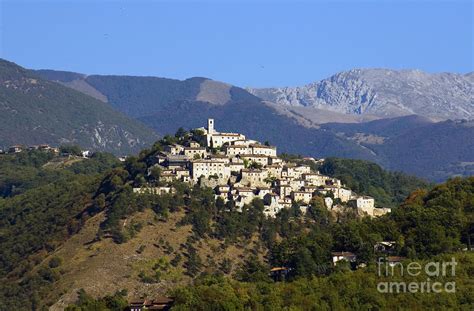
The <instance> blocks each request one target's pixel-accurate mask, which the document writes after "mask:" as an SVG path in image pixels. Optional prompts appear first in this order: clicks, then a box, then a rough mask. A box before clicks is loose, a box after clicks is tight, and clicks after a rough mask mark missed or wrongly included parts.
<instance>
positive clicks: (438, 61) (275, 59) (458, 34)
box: [0, 0, 474, 87]
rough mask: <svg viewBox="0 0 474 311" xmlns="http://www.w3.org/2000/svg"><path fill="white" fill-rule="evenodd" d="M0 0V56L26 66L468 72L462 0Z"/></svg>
mask: <svg viewBox="0 0 474 311" xmlns="http://www.w3.org/2000/svg"><path fill="white" fill-rule="evenodd" d="M0 1H1V4H0V10H1V22H0V25H1V29H0V35H1V45H0V57H2V58H5V59H8V60H11V61H14V62H16V63H18V64H20V65H22V66H24V67H28V68H34V69H39V68H48V69H58V70H69V71H77V72H83V73H87V74H127V75H150V76H161V77H170V78H177V79H185V78H188V77H193V76H203V77H209V78H212V79H215V80H221V81H226V82H229V83H232V84H235V85H238V86H256V87H265V86H294V85H302V84H305V83H308V82H311V81H315V80H319V79H322V78H325V77H328V76H330V75H332V74H334V73H336V72H339V71H343V70H348V69H351V68H369V67H384V68H394V69H411V68H416V69H421V70H425V71H428V72H441V71H449V72H459V73H466V72H469V71H473V70H474V69H473V41H474V39H473V27H474V26H473V5H472V2H471V1H456V0H454V1H403V0H402V1H263V0H260V1H259V0H256V1H180V0H178V1H133V2H132V1H70V0H69V1H68V0H65V1H24V0H16V1H10V0H0Z"/></svg>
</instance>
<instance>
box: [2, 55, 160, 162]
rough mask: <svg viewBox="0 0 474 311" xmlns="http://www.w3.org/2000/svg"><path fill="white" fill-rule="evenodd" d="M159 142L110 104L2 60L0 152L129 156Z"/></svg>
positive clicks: (151, 133)
mask: <svg viewBox="0 0 474 311" xmlns="http://www.w3.org/2000/svg"><path fill="white" fill-rule="evenodd" d="M66 76H67V77H69V78H74V77H77V76H78V75H77V74H75V75H74V74H70V73H68V74H64V77H66ZM156 138H157V135H156V134H155V133H154V132H153V130H151V129H149V128H147V127H146V126H145V125H143V124H142V123H140V122H138V121H136V120H133V119H129V118H127V117H126V116H125V115H123V114H121V113H120V112H117V111H115V110H114V109H112V107H110V105H109V104H107V103H104V102H102V101H99V100H96V99H94V98H92V97H90V96H87V95H84V94H83V93H81V92H77V91H75V90H72V89H70V88H68V87H64V86H62V85H60V84H58V83H54V82H50V81H48V80H44V79H42V78H41V77H40V76H38V75H36V74H35V73H33V72H31V71H29V70H26V69H24V68H22V67H20V66H18V65H16V64H14V63H11V62H8V61H6V60H0V146H4V147H6V146H9V145H13V144H25V145H34V144H43V143H47V144H51V145H60V144H78V145H80V146H81V147H83V148H88V149H91V150H101V151H109V152H113V153H115V154H130V153H133V152H136V151H138V150H140V149H142V148H144V147H145V146H147V145H149V144H151V143H152V142H153V141H154V140H155V139H156Z"/></svg>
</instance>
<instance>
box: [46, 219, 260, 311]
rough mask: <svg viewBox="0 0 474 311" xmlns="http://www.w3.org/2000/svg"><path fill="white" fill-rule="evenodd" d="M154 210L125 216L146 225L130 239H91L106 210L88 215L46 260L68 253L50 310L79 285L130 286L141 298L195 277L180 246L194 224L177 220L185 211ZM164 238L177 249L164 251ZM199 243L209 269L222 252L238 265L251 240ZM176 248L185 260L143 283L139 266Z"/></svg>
mask: <svg viewBox="0 0 474 311" xmlns="http://www.w3.org/2000/svg"><path fill="white" fill-rule="evenodd" d="M154 215H155V214H154V213H153V211H151V210H145V211H144V212H142V213H137V214H135V215H134V216H131V217H129V218H127V220H126V221H127V222H130V221H142V222H144V223H146V225H145V226H144V227H143V229H142V230H141V231H140V232H139V233H138V234H137V236H136V237H134V238H133V239H131V240H130V241H128V242H126V243H123V244H116V243H114V242H113V241H112V240H111V239H103V240H101V241H96V242H92V243H91V241H93V240H94V238H95V237H96V234H97V230H98V227H99V224H100V222H101V221H102V220H103V216H104V215H103V214H102V213H101V214H98V215H96V216H94V217H93V218H91V219H90V220H88V222H87V224H86V225H85V227H84V228H83V229H82V230H81V231H80V232H79V233H78V234H76V235H74V236H73V237H72V238H71V239H69V240H68V241H67V242H66V243H65V244H64V245H63V246H62V247H61V248H60V249H58V250H57V251H56V252H54V253H52V254H51V255H50V256H49V257H48V258H46V259H45V262H47V261H49V259H51V258H53V257H60V258H64V259H66V260H64V264H63V266H61V269H62V270H63V271H64V274H63V275H62V277H61V279H60V280H59V281H58V283H56V284H55V289H54V291H53V292H52V293H51V299H52V301H57V302H56V303H55V304H54V305H53V307H52V308H51V310H62V309H63V308H64V307H65V306H67V305H68V304H70V303H72V302H74V301H75V300H76V299H77V290H79V289H80V288H83V289H85V290H86V291H87V293H89V294H91V295H92V296H94V297H100V296H103V295H104V294H109V293H110V294H112V293H114V292H115V291H117V290H121V289H127V290H128V298H137V297H140V296H142V295H148V296H156V295H158V294H162V295H164V294H165V293H166V291H167V290H169V289H171V288H175V287H177V286H180V285H184V284H187V283H189V282H190V281H191V278H190V277H189V276H187V275H184V272H185V268H184V267H183V264H184V262H185V260H186V257H185V254H186V251H185V250H184V249H183V248H181V247H180V246H181V245H182V244H184V243H185V242H186V239H187V238H188V237H189V236H190V235H191V233H192V232H191V226H190V225H186V226H181V227H180V226H178V227H177V226H176V223H177V222H178V221H179V220H180V219H181V218H182V217H183V213H172V214H170V218H169V219H168V221H166V222H162V221H158V220H154ZM160 239H163V240H165V241H168V242H169V243H170V245H171V246H172V247H173V249H174V252H173V253H172V254H166V253H165V249H164V247H163V246H162V245H161V246H160ZM142 245H143V246H145V248H144V250H143V252H142V253H138V252H137V250H138V249H139V248H140V246H142ZM197 245H198V247H197V251H198V254H199V256H200V258H201V260H202V262H203V265H204V268H203V271H205V270H206V267H215V266H216V264H219V263H220V262H221V261H222V260H223V259H224V258H229V259H231V260H232V262H233V264H234V267H235V266H237V264H238V263H239V262H241V261H242V260H243V258H245V257H246V256H245V254H247V253H248V251H249V249H250V248H251V246H252V243H248V244H245V245H242V246H243V247H236V246H229V247H227V248H226V249H225V250H223V249H222V248H221V245H222V242H221V241H217V240H214V239H205V240H202V241H201V242H198V244H197ZM157 246H159V247H157ZM177 253H180V254H182V260H181V262H180V264H179V265H178V266H177V267H176V268H174V267H171V268H170V269H168V270H167V271H166V272H164V273H163V276H162V280H164V282H163V281H162V282H160V283H155V284H145V283H143V282H142V281H141V280H140V278H139V276H138V274H139V273H140V271H145V272H150V271H151V270H150V268H151V266H152V265H153V264H154V263H155V262H156V260H158V259H159V258H166V260H167V261H170V260H172V259H173V258H174V257H175V255H176V254H177ZM59 296H60V298H59V300H57V298H58V297H59Z"/></svg>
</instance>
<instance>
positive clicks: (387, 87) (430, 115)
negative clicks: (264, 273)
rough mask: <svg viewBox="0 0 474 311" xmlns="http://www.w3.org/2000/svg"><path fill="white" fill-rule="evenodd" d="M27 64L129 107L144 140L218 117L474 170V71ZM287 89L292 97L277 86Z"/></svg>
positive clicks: (392, 162) (293, 148) (272, 138)
mask: <svg viewBox="0 0 474 311" xmlns="http://www.w3.org/2000/svg"><path fill="white" fill-rule="evenodd" d="M24 73H25V74H26V73H27V74H28V75H33V76H36V77H37V78H36V79H37V80H39V81H42V82H43V81H45V80H47V81H45V83H46V82H48V83H49V84H48V85H55V87H56V88H57V89H58V90H61V91H62V92H65V90H70V92H74V93H73V94H75V96H77V94H79V93H82V94H81V95H82V96H83V98H84V99H85V98H87V102H90V103H92V102H93V103H95V104H97V106H100V107H107V108H108V109H110V110H111V111H114V113H115V114H118V115H120V116H123V117H124V115H126V116H127V117H128V118H125V117H124V118H125V119H126V120H127V122H132V123H130V124H134V125H136V126H139V127H140V128H141V129H142V130H143V132H142V135H141V136H140V137H141V140H140V142H144V141H145V137H146V138H149V139H154V137H156V134H158V135H165V134H170V133H174V132H175V131H176V130H177V129H178V128H179V127H184V128H188V129H189V128H195V127H200V126H203V125H205V124H206V119H207V118H209V117H213V118H214V119H215V120H216V127H217V129H218V130H222V131H232V132H241V133H243V134H246V135H248V136H249V137H255V138H256V139H259V140H261V141H269V142H270V143H272V144H274V145H277V146H278V150H279V152H287V153H296V154H301V155H308V156H314V157H328V156H337V157H345V158H356V159H365V160H370V161H374V162H377V163H379V164H381V165H382V166H384V167H385V168H387V169H390V170H398V171H403V172H406V173H410V174H416V175H418V176H421V177H424V178H427V179H430V180H434V181H441V180H444V179H446V178H448V177H450V176H453V175H472V174H474V152H473V150H474V139H473V138H472V137H474V121H472V120H467V119H472V115H474V109H473V105H474V103H473V100H472V98H473V95H472V82H473V81H472V79H473V74H466V75H459V74H438V75H431V74H427V73H422V72H419V71H393V70H382V69H370V70H369V69H367V70H352V71H349V72H343V73H340V74H337V75H335V76H333V77H331V78H329V79H327V80H323V81H321V82H317V83H313V84H310V85H312V87H313V89H314V90H316V91H315V92H316V93H314V92H312V91H310V87H309V86H307V87H302V88H281V89H254V88H247V89H244V88H240V87H236V86H233V85H230V84H227V83H224V82H219V81H214V80H210V79H207V78H203V77H195V78H190V79H186V80H183V81H181V80H176V79H167V78H158V77H139V76H118V75H115V76H112V75H85V74H80V73H73V72H64V71H54V70H36V71H33V70H30V71H27V70H25V71H24ZM304 88H306V91H305V92H306V93H305V92H303V91H302V90H303V89H304ZM77 91H78V92H77ZM292 92H293V93H292ZM298 92H299V93H298ZM283 93H285V94H286V93H287V94H294V95H295V97H294V100H293V99H292V100H288V98H292V97H291V96H293V95H291V96H290V95H288V96H287V97H285V98H287V100H283V98H284V96H276V95H275V96H274V94H283ZM303 93H305V94H306V95H303ZM272 94H273V95H272ZM313 95H314V96H313ZM272 96H273V97H272ZM311 96H312V97H311ZM311 98H313V99H311ZM442 103H445V104H444V105H443V104H442ZM397 107H398V108H397ZM63 108H64V109H69V106H64V107H63ZM89 108H91V107H89ZM89 108H87V109H89ZM84 109H85V110H86V108H84ZM85 110H84V111H85ZM392 112H393V114H391V113H392ZM84 113H85V112H84ZM111 115H112V114H111ZM450 119H455V120H450ZM462 119H464V120H462ZM150 128H151V129H153V130H154V133H153V131H151V130H150ZM2 136H5V135H2ZM15 137H19V136H15ZM453 137H455V138H456V139H453ZM0 138H3V137H0ZM17 139H18V138H17ZM77 141H78V142H79V140H77ZM96 146H97V148H98V149H103V148H102V147H101V146H100V145H97V144H96ZM129 150H130V148H128V151H129ZM126 151H127V150H120V152H126Z"/></svg>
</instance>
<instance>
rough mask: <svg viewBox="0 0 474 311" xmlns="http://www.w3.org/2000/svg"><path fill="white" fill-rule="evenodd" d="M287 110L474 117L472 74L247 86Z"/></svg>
mask: <svg viewBox="0 0 474 311" xmlns="http://www.w3.org/2000/svg"><path fill="white" fill-rule="evenodd" d="M247 90H248V91H250V92H251V93H252V94H254V95H256V96H258V97H260V98H262V99H264V100H267V101H271V102H274V103H276V104H279V105H284V106H297V107H301V106H304V107H313V108H316V109H325V110H329V111H333V112H338V113H344V114H351V115H364V114H368V115H374V116H378V117H382V118H384V117H396V116H403V115H411V114H417V115H422V116H425V117H428V118H431V119H433V120H446V119H473V118H474V93H473V74H472V73H470V74H466V75H462V74H453V73H439V74H429V73H426V72H422V71H419V70H400V71H397V70H387V69H355V70H350V71H346V72H341V73H338V74H336V75H334V76H332V77H330V78H328V79H324V80H321V81H318V82H314V83H310V84H308V85H305V86H302V87H284V88H265V89H254V88H248V89H247Z"/></svg>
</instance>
